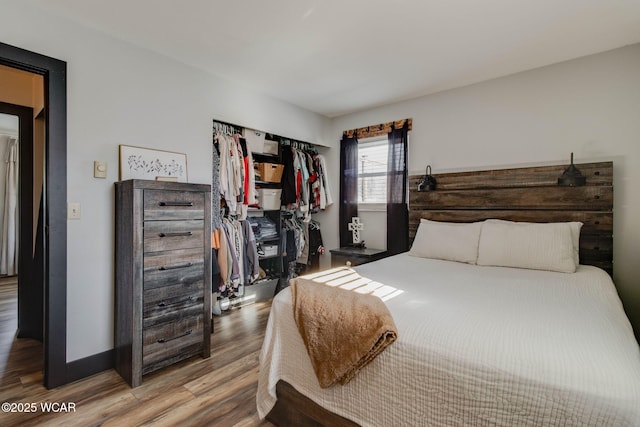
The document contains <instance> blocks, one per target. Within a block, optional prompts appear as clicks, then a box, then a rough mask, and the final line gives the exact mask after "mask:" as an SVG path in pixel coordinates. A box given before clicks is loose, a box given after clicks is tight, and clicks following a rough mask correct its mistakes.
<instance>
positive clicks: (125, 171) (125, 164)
mask: <svg viewBox="0 0 640 427" xmlns="http://www.w3.org/2000/svg"><path fill="white" fill-rule="evenodd" d="M119 179H120V180H121V181H122V180H125V179H149V180H157V181H178V182H187V155H186V154H184V153H175V152H173V151H163V150H154V149H151V148H143V147H132V146H129V145H120V175H119Z"/></svg>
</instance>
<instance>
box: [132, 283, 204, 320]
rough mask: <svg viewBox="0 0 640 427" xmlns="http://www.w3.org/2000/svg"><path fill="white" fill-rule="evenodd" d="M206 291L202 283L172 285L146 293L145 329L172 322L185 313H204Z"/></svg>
mask: <svg viewBox="0 0 640 427" xmlns="http://www.w3.org/2000/svg"><path fill="white" fill-rule="evenodd" d="M203 304H204V290H203V284H202V283H201V282H196V283H191V284H187V285H182V284H179V285H171V286H165V287H162V288H153V289H149V290H146V291H144V297H143V312H142V317H143V322H144V325H143V326H144V327H147V326H151V325H154V324H157V323H163V322H171V321H174V320H176V319H177V318H179V317H185V313H187V312H191V311H193V310H195V312H194V314H197V313H198V311H199V312H202V310H203V306H202V305H203Z"/></svg>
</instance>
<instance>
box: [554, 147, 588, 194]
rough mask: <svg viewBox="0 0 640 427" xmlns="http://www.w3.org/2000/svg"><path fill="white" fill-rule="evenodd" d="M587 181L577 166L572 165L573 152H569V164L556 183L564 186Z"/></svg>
mask: <svg viewBox="0 0 640 427" xmlns="http://www.w3.org/2000/svg"><path fill="white" fill-rule="evenodd" d="M586 183H587V178H585V177H584V175H582V173H580V171H579V170H578V168H577V167H575V166H574V165H573V153H571V164H570V165H569V167H568V168H567V169H565V171H564V173H563V174H562V176H561V177H560V178H558V185H562V186H565V187H580V186H581V185H585V184H586Z"/></svg>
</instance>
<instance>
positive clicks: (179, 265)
mask: <svg viewBox="0 0 640 427" xmlns="http://www.w3.org/2000/svg"><path fill="white" fill-rule="evenodd" d="M143 263H144V272H143V275H144V278H143V282H144V283H143V289H144V290H145V291H146V290H148V289H153V288H161V287H164V286H169V285H177V284H183V285H187V284H191V283H200V282H202V281H203V280H204V255H203V251H202V248H200V249H197V248H194V249H180V250H176V251H169V252H152V253H149V254H145V256H144V261H143Z"/></svg>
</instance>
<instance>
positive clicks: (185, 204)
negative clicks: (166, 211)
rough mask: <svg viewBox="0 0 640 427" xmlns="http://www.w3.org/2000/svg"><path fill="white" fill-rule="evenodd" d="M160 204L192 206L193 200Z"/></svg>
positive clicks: (162, 204) (161, 203)
mask: <svg viewBox="0 0 640 427" xmlns="http://www.w3.org/2000/svg"><path fill="white" fill-rule="evenodd" d="M159 205H160V206H193V202H160V203H159Z"/></svg>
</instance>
